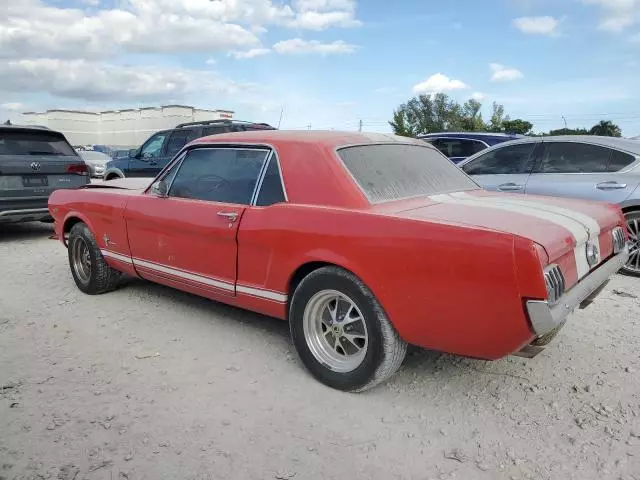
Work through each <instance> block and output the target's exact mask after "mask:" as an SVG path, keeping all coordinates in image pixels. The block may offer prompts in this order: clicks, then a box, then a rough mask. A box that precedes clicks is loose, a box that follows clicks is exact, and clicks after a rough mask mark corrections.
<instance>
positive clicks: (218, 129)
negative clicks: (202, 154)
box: [202, 125, 229, 137]
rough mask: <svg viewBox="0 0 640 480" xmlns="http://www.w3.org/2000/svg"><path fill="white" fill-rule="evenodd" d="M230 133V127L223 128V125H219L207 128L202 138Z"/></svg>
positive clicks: (203, 131)
mask: <svg viewBox="0 0 640 480" xmlns="http://www.w3.org/2000/svg"><path fill="white" fill-rule="evenodd" d="M228 131H229V127H223V126H222V125H217V126H215V127H205V128H204V129H203V130H202V136H203V137H207V136H209V135H218V134H219V133H227V132H228Z"/></svg>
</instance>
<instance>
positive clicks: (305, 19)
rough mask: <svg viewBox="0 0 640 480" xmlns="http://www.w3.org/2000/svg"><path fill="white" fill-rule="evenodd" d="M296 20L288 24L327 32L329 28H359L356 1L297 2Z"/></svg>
mask: <svg viewBox="0 0 640 480" xmlns="http://www.w3.org/2000/svg"><path fill="white" fill-rule="evenodd" d="M294 7H295V8H296V10H297V13H296V15H295V18H293V19H292V20H290V21H289V22H287V25H288V26H290V27H293V28H306V29H309V30H325V29H327V28H329V27H345V28H348V27H359V26H360V25H362V22H360V21H359V20H357V19H356V2H355V0H296V1H294Z"/></svg>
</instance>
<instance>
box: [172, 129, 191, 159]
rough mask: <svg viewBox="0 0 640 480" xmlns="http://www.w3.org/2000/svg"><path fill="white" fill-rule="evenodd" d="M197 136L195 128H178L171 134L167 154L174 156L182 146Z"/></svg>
mask: <svg viewBox="0 0 640 480" xmlns="http://www.w3.org/2000/svg"><path fill="white" fill-rule="evenodd" d="M195 137H196V132H195V131H194V130H176V131H175V132H173V133H172V134H171V135H170V136H169V140H168V141H167V147H166V152H165V155H166V156H168V157H173V156H174V155H175V154H176V153H178V152H179V151H180V149H181V148H182V147H184V146H185V145H186V144H187V143H189V142H190V141H191V140H193V139H194V138H195Z"/></svg>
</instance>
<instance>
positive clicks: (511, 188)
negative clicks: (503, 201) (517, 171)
mask: <svg viewBox="0 0 640 480" xmlns="http://www.w3.org/2000/svg"><path fill="white" fill-rule="evenodd" d="M522 188H523V187H522V185H517V184H515V183H503V184H502V185H498V190H500V191H501V192H516V191H518V190H522Z"/></svg>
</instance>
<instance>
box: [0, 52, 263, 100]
mask: <svg viewBox="0 0 640 480" xmlns="http://www.w3.org/2000/svg"><path fill="white" fill-rule="evenodd" d="M0 78H2V84H1V85H0V89H1V90H3V91H6V92H14V93H22V94H23V93H24V92H35V93H38V92H47V93H50V94H52V95H56V96H60V97H66V98H77V99H83V100H89V101H118V102H123V103H124V102H131V101H135V102H140V101H164V100H167V99H169V98H175V99H177V98H182V97H184V96H185V95H187V94H189V93H193V92H198V91H201V92H202V93H205V92H208V93H209V94H212V93H222V94H234V93H238V92H240V91H245V90H250V89H251V88H252V87H251V86H250V85H247V84H238V83H235V82H232V81H229V80H226V79H223V78H220V77H218V76H217V75H214V74H213V73H211V72H203V71H190V70H182V69H168V68H164V69H162V68H155V67H149V66H137V67H124V66H121V65H112V64H105V63H98V62H91V61H87V60H60V59H46V58H40V59H24V60H10V61H8V62H5V63H0Z"/></svg>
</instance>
